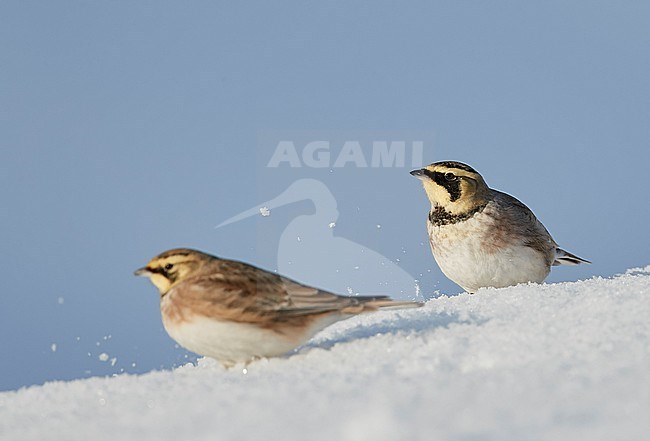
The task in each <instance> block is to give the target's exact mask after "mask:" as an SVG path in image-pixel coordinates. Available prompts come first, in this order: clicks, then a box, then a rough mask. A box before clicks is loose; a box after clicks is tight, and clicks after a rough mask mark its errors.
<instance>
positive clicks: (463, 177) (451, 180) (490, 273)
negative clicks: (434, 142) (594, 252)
mask: <svg viewBox="0 0 650 441" xmlns="http://www.w3.org/2000/svg"><path fill="white" fill-rule="evenodd" d="M411 175H413V176H415V177H417V178H419V179H420V180H421V181H422V184H423V186H424V191H425V192H426V195H427V197H428V199H429V201H430V202H431V210H430V211H429V215H428V218H427V231H428V234H429V242H430V245H431V251H432V253H433V257H434V258H435V260H436V262H437V263H438V266H439V267H440V269H441V270H442V272H443V273H444V274H445V276H447V277H448V278H449V279H451V280H452V281H453V282H454V283H456V284H457V285H459V286H460V287H461V288H463V289H464V290H465V291H467V292H468V293H470V294H471V293H475V292H476V291H477V290H479V289H480V288H485V287H493V288H503V287H506V286H512V285H517V284H520V283H528V282H535V283H541V282H542V281H544V279H546V277H547V276H548V274H549V272H550V271H551V266H556V265H578V264H581V263H591V262H589V261H588V260H585V259H583V258H581V257H578V256H576V255H574V254H571V253H569V252H568V251H565V250H563V249H562V248H560V247H559V246H558V244H557V243H556V242H555V241H554V240H553V238H552V237H551V235H550V234H549V232H548V231H547V230H546V228H545V227H544V225H542V223H541V222H540V221H539V220H538V219H537V218H536V217H535V215H534V214H533V212H532V211H531V210H530V209H529V208H528V207H527V206H526V205H524V204H523V203H522V202H520V201H519V200H518V199H516V198H514V197H513V196H510V195H509V194H506V193H503V192H501V191H498V190H494V189H492V188H490V187H488V185H487V184H486V183H485V180H484V179H483V177H482V176H481V175H480V174H479V173H478V172H477V171H476V170H474V169H473V168H472V167H470V166H469V165H467V164H464V163H462V162H457V161H441V162H435V163H433V164H430V165H428V166H426V167H424V168H422V169H417V170H413V171H411Z"/></svg>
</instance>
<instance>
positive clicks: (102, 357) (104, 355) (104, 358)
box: [97, 352, 108, 361]
mask: <svg viewBox="0 0 650 441" xmlns="http://www.w3.org/2000/svg"><path fill="white" fill-rule="evenodd" d="M97 358H99V361H108V354H107V353H106V352H102V353H101V354H99V357H97Z"/></svg>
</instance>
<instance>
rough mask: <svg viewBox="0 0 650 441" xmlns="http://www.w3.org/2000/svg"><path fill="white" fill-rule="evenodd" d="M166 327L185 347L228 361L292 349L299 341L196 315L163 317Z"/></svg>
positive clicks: (248, 325)
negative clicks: (178, 318) (173, 318)
mask: <svg viewBox="0 0 650 441" xmlns="http://www.w3.org/2000/svg"><path fill="white" fill-rule="evenodd" d="M163 324H164V326H165V330H166V331H167V333H168V334H169V336H170V337H171V338H173V339H174V340H176V341H177V342H178V344H180V345H181V346H183V347H184V348H185V349H189V350H190V351H192V352H196V353H197V354H199V355H205V356H207V357H212V358H215V359H217V360H220V361H222V362H224V363H226V364H230V363H237V362H240V361H250V360H252V359H254V358H259V357H273V356H277V355H281V354H284V353H286V352H289V351H290V350H291V349H293V348H295V347H296V346H297V344H296V341H295V340H293V339H291V338H289V337H288V336H286V335H282V334H279V333H276V332H273V331H270V330H268V329H263V328H260V327H258V326H256V325H253V324H248V323H236V322H231V321H220V320H215V319H211V318H207V317H203V316H193V317H191V318H189V320H185V321H180V322H179V321H170V320H165V318H164V317H163Z"/></svg>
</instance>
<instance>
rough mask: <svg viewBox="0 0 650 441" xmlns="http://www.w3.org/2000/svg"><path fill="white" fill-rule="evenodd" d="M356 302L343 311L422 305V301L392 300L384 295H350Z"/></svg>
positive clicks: (357, 311) (368, 310)
mask: <svg viewBox="0 0 650 441" xmlns="http://www.w3.org/2000/svg"><path fill="white" fill-rule="evenodd" d="M352 298H353V299H354V300H356V301H357V302H355V303H356V305H354V306H350V307H348V308H345V309H344V310H343V312H352V313H354V314H358V313H361V312H371V311H376V310H378V309H383V310H391V309H409V308H420V307H421V306H424V303H422V302H412V301H408V300H393V299H391V298H390V297H386V296H372V297H370V296H368V297H352ZM348 309H349V310H350V311H347V310H348Z"/></svg>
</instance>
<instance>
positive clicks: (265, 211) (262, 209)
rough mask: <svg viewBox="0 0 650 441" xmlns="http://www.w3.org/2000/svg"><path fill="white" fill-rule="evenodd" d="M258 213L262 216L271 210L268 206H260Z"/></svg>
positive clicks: (267, 214)
mask: <svg viewBox="0 0 650 441" xmlns="http://www.w3.org/2000/svg"><path fill="white" fill-rule="evenodd" d="M260 214H261V215H262V216H264V217H267V216H270V215H271V210H269V207H262V208H260Z"/></svg>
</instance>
